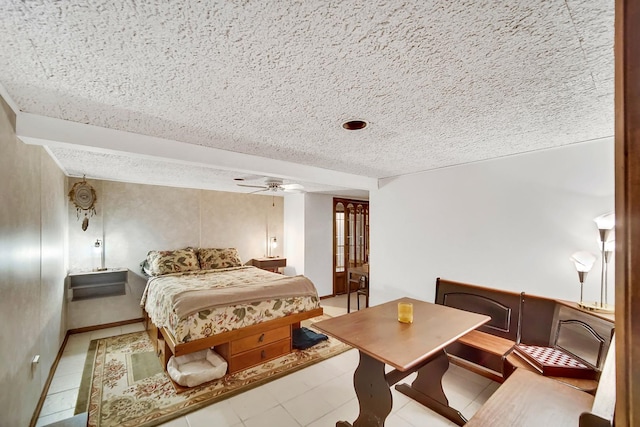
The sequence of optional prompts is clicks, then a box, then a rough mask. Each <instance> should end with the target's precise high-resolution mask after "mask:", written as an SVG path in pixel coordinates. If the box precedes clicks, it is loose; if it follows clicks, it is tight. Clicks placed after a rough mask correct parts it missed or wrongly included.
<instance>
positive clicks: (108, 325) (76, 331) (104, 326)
mask: <svg viewBox="0 0 640 427" xmlns="http://www.w3.org/2000/svg"><path fill="white" fill-rule="evenodd" d="M140 322H144V318H143V317H140V318H138V319H129V320H121V321H119V322H112V323H104V324H102V325H94V326H85V327H82V328H75V329H69V330H68V331H67V334H81V333H84V332H92V331H99V330H100V329H107V328H115V327H117V326H124V325H130V324H132V323H140Z"/></svg>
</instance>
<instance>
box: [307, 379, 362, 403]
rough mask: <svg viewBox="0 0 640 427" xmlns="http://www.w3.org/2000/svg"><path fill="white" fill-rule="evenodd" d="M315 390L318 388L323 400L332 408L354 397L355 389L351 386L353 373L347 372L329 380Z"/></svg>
mask: <svg viewBox="0 0 640 427" xmlns="http://www.w3.org/2000/svg"><path fill="white" fill-rule="evenodd" d="M315 390H318V392H319V393H320V394H321V395H322V397H323V398H324V400H326V401H327V402H328V403H329V404H330V405H331V409H332V410H333V409H336V408H339V407H340V406H342V405H344V404H345V403H346V402H348V401H350V400H351V399H353V398H355V397H356V391H355V389H354V388H353V374H349V373H346V374H342V375H340V376H339V377H337V378H334V379H332V380H329V381H327V382H326V383H324V384H321V385H320V386H318V387H317V388H316V389H315Z"/></svg>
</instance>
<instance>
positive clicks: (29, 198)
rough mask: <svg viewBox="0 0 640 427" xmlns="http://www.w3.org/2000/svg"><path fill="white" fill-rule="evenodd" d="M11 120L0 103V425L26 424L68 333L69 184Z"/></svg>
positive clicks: (42, 151)
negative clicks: (36, 359) (21, 136)
mask: <svg viewBox="0 0 640 427" xmlns="http://www.w3.org/2000/svg"><path fill="white" fill-rule="evenodd" d="M15 120H16V116H15V114H14V112H13V111H11V109H10V108H9V106H8V105H7V103H6V102H5V101H4V99H2V98H1V97H0V153H1V155H0V181H1V182H2V185H0V200H1V201H2V203H0V295H2V298H0V324H1V325H2V328H1V330H0V343H2V345H0V361H2V363H0V384H2V385H3V387H4V391H3V392H2V393H0V411H2V421H0V424H1V425H7V426H26V425H29V421H30V420H31V417H32V415H33V413H34V409H35V408H36V405H37V403H38V399H39V398H40V394H41V392H42V390H43V387H44V384H45V382H46V380H47V377H48V375H49V372H50V369H51V366H52V365H53V362H54V361H55V359H56V356H57V354H58V350H59V349H60V346H61V344H62V342H63V339H64V335H65V332H66V329H65V327H64V326H65V318H64V277H65V274H66V272H65V249H66V248H65V235H66V232H67V216H66V194H65V181H66V180H65V176H64V174H63V173H62V171H61V170H60V168H58V166H57V165H56V164H55V162H54V161H53V160H52V159H51V158H50V157H49V156H48V155H47V153H46V152H45V150H43V149H42V148H41V147H33V146H27V145H25V144H23V143H22V142H21V141H20V140H19V139H18V138H17V137H16V134H15ZM36 355H39V356H40V363H39V364H37V365H32V363H31V361H32V360H33V357H34V356H36Z"/></svg>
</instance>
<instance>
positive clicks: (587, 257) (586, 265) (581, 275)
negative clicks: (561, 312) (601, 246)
mask: <svg viewBox="0 0 640 427" xmlns="http://www.w3.org/2000/svg"><path fill="white" fill-rule="evenodd" d="M570 259H571V261H573V263H574V264H575V267H576V271H577V272H578V280H579V281H580V305H583V304H584V302H583V288H584V279H586V278H587V273H588V272H589V271H591V268H592V267H593V263H594V262H595V261H596V257H595V255H593V254H592V253H591V252H586V251H580V252H576V253H574V254H573V255H571V258H570Z"/></svg>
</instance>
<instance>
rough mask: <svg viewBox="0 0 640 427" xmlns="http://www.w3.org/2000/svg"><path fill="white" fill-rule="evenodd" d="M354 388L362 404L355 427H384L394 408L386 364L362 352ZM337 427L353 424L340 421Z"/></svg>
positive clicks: (354, 377)
mask: <svg viewBox="0 0 640 427" xmlns="http://www.w3.org/2000/svg"><path fill="white" fill-rule="evenodd" d="M353 386H354V388H355V390H356V396H358V403H359V404H360V414H359V415H358V419H357V420H355V422H354V423H353V427H383V426H384V420H385V419H386V418H387V415H389V414H390V413H391V407H392V406H393V400H392V397H391V389H390V388H389V384H388V383H387V380H386V379H385V373H384V363H382V362H380V361H379V360H376V359H374V358H373V357H371V356H368V355H366V354H364V353H362V352H360V363H359V364H358V368H357V369H356V372H355V374H354V375H353ZM336 427H351V424H350V423H348V422H346V421H338V422H337V423H336Z"/></svg>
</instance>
